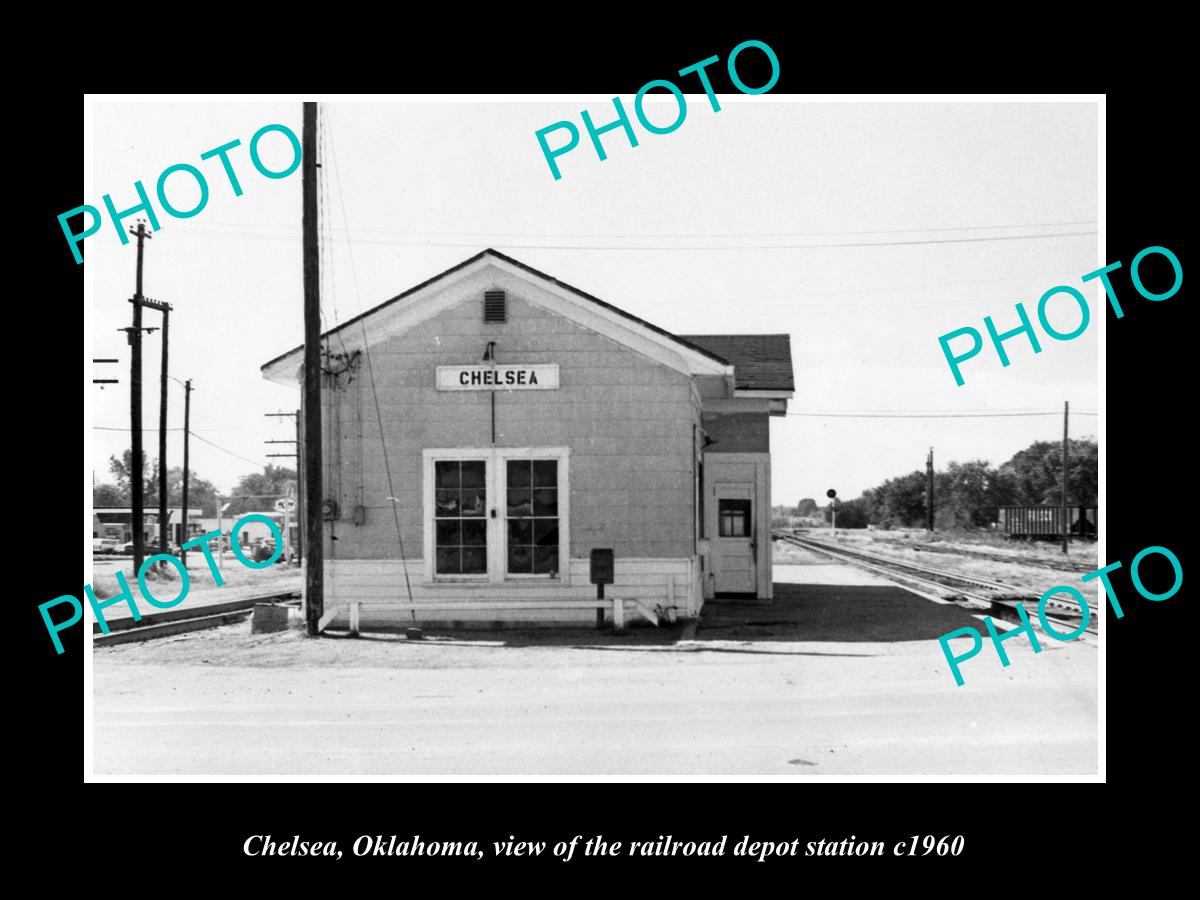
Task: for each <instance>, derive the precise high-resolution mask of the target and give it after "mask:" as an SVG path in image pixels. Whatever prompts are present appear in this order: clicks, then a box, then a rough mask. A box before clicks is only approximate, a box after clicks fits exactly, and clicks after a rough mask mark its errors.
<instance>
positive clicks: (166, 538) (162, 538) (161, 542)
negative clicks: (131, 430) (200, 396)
mask: <svg viewBox="0 0 1200 900" xmlns="http://www.w3.org/2000/svg"><path fill="white" fill-rule="evenodd" d="M170 319H171V307H170V305H169V304H166V303H164V304H162V323H163V324H162V371H161V372H160V373H159V378H158V380H159V382H160V396H159V406H158V552H159V553H168V552H170V546H171V542H170V536H171V526H170V524H169V521H168V516H167V493H168V492H167V345H168V340H167V338H168V334H169V328H170Z"/></svg>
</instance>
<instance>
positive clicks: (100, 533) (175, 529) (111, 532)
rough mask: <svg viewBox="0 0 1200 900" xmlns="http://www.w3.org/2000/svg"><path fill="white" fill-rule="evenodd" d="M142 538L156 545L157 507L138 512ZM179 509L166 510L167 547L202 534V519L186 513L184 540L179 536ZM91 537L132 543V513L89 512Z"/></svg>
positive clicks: (121, 509)
mask: <svg viewBox="0 0 1200 900" xmlns="http://www.w3.org/2000/svg"><path fill="white" fill-rule="evenodd" d="M142 523H143V524H142V538H143V540H145V541H147V542H156V541H157V540H158V538H159V533H158V507H157V506H156V507H154V509H146V510H143V511H142ZM182 526H183V507H181V506H169V507H167V527H168V528H169V529H170V531H169V536H170V540H171V543H173V544H176V545H178V544H180V543H182V542H183V541H185V540H188V539H189V538H190V537H193V536H195V535H198V534H203V533H204V532H203V531H202V530H201V528H202V527H203V519H201V517H200V510H198V509H195V510H192V509H189V510H188V536H187V537H184V536H183V527H182ZM92 537H94V538H97V537H99V538H110V539H112V540H117V541H120V542H121V543H128V542H129V541H132V540H133V509H132V508H131V507H128V506H99V507H94V508H93V509H92Z"/></svg>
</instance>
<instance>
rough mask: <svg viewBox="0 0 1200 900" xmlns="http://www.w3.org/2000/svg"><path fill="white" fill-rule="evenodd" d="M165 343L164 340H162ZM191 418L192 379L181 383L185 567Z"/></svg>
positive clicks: (181, 540)
mask: <svg viewBox="0 0 1200 900" xmlns="http://www.w3.org/2000/svg"><path fill="white" fill-rule="evenodd" d="M164 343H165V342H164ZM191 419H192V379H190V378H189V379H188V380H187V381H186V382H184V385H183V530H182V531H180V533H179V560H180V562H182V563H183V567H184V568H185V569H186V568H187V551H186V550H184V549H183V545H184V544H186V543H187V542H188V537H189V535H188V430H189V429H190V428H191Z"/></svg>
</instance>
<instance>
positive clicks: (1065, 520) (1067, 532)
mask: <svg viewBox="0 0 1200 900" xmlns="http://www.w3.org/2000/svg"><path fill="white" fill-rule="evenodd" d="M1070 414H1071V403H1070V401H1067V400H1064V401H1063V446H1062V535H1063V553H1066V552H1067V547H1068V545H1069V541H1070V536H1071V521H1070V517H1069V515H1068V511H1067V418H1068V416H1069V415H1070ZM1079 522H1080V527H1081V529H1082V526H1083V518H1082V516H1081V517H1080V520H1079Z"/></svg>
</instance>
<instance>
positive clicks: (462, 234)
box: [180, 219, 1097, 240]
mask: <svg viewBox="0 0 1200 900" xmlns="http://www.w3.org/2000/svg"><path fill="white" fill-rule="evenodd" d="M1095 224H1097V220H1096V219H1076V220H1072V221H1068V222H1016V223H1012V224H1008V225H948V226H937V227H930V228H879V229H874V230H869V231H757V232H755V231H747V232H709V233H703V232H689V233H678V232H677V233H667V232H659V233H656V234H633V233H626V234H601V233H595V232H592V233H587V232H578V233H571V232H553V233H548V232H544V231H405V230H403V229H398V228H363V229H354V230H351V229H349V228H333V227H330V228H329V229H327V233H330V234H332V233H333V232H339V233H342V234H346V235H350V234H400V235H405V236H407V237H426V236H427V237H530V238H539V237H553V238H572V239H574V238H601V239H609V238H617V239H619V238H650V239H654V240H657V239H661V238H688V239H691V238H702V239H720V238H760V237H849V236H853V235H864V234H920V233H923V232H937V231H1000V230H1003V229H1006V228H1065V227H1068V226H1074V225H1095ZM210 227H211V228H260V229H273V230H276V231H285V232H287V233H288V235H291V234H294V233H295V232H296V231H297V230H298V229H296V228H295V227H291V226H281V225H253V224H247V223H242V222H204V223H197V225H192V226H190V227H189V228H187V229H180V230H187V231H192V229H195V228H198V229H199V230H197V231H194V232H192V233H196V234H199V233H201V231H202V230H204V229H206V228H210ZM214 233H218V232H214ZM225 233H228V232H225ZM281 237H282V235H281Z"/></svg>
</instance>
